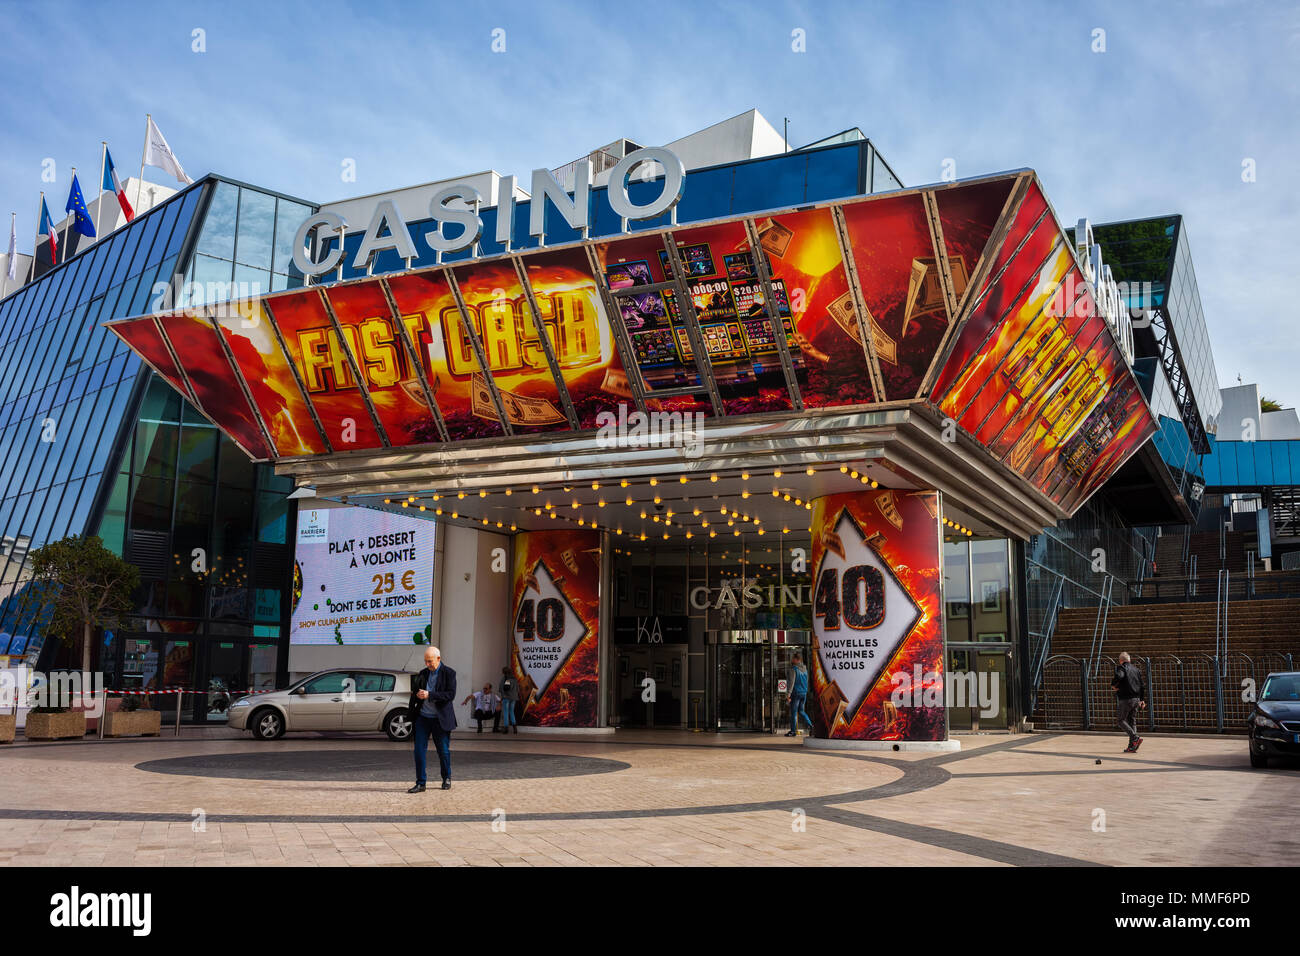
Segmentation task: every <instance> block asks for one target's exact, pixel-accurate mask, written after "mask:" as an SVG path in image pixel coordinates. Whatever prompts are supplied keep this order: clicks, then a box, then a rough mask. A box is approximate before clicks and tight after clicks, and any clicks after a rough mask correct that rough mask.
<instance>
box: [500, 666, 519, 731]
mask: <svg viewBox="0 0 1300 956" xmlns="http://www.w3.org/2000/svg"><path fill="white" fill-rule="evenodd" d="M518 702H519V682H518V681H517V680H515V675H514V674H512V673H510V668H508V667H503V668H501V732H502V733H503V734H508V733H510V728H511V727H514V728H515V733H519V724H518V722H517V721H516V719H515V705H516V704H517V703H518Z"/></svg>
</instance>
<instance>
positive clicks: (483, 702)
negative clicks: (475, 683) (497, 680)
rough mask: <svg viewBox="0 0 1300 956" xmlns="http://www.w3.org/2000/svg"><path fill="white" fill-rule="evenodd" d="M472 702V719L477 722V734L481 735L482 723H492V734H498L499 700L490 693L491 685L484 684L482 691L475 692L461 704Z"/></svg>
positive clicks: (499, 718) (499, 723)
mask: <svg viewBox="0 0 1300 956" xmlns="http://www.w3.org/2000/svg"><path fill="white" fill-rule="evenodd" d="M470 701H473V702H474V719H475V720H477V721H478V732H479V733H480V734H481V733H483V721H485V720H491V721H492V733H494V734H495V733H500V730H501V698H500V697H498V696H497V695H496V694H494V693H492V685H491V684H484V685H483V689H482V690H476V691H475V692H474V693H472V694H470V695H469V696H468V697H466V698H465V699H464V700H462V701H461V703H462V704H468V703H469V702H470Z"/></svg>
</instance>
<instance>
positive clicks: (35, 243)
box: [27, 189, 54, 284]
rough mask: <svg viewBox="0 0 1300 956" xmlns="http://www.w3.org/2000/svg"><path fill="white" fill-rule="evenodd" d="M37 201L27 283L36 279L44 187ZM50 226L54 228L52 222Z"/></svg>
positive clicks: (43, 209) (43, 208)
mask: <svg viewBox="0 0 1300 956" xmlns="http://www.w3.org/2000/svg"><path fill="white" fill-rule="evenodd" d="M39 202H40V204H39V205H38V206H37V207H36V239H35V241H33V242H32V272H31V276H30V277H29V278H28V280H27V284H30V283H32V282H35V281H36V250H37V249H39V248H40V245H41V213H42V212H44V211H45V190H44V189H42V190H41V198H40V201H39ZM50 228H51V229H53V228H54V226H53V224H51V225H50Z"/></svg>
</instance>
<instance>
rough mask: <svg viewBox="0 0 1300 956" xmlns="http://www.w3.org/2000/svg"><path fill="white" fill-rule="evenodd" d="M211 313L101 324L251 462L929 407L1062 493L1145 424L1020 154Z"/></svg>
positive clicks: (1085, 481)
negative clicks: (660, 418) (975, 172)
mask: <svg viewBox="0 0 1300 956" xmlns="http://www.w3.org/2000/svg"><path fill="white" fill-rule="evenodd" d="M841 219H842V223H841V222H840V221H839V220H841ZM846 255H847V257H848V261H846V258H845V257H846ZM678 271H680V273H681V274H680V275H678V274H677V273H678ZM853 280H856V283H855V282H854V281H853ZM679 299H681V300H682V301H678V300H679ZM769 300H770V301H769ZM226 308H227V307H226V306H220V307H217V308H216V309H207V310H203V309H198V310H183V311H180V312H177V313H175V314H172V315H166V316H161V317H146V318H140V319H126V320H122V321H120V322H115V323H111V324H110V328H112V329H113V331H114V332H116V333H117V334H118V335H119V336H120V337H121V338H122V339H123V340H124V341H125V342H126V343H127V344H128V345H129V346H131V348H133V349H134V350H135V351H136V352H137V353H139V354H140V355H141V357H143V358H144V359H145V361H147V362H148V363H149V364H150V365H151V366H152V367H153V368H154V369H155V370H156V371H158V373H159V374H160V375H162V376H163V377H164V378H166V379H167V381H168V382H170V383H171V384H172V385H173V386H174V387H176V388H177V390H178V391H180V392H181V393H182V394H183V395H184V396H185V397H186V398H187V399H188V400H190V401H194V402H195V403H196V404H198V405H199V407H200V408H201V410H202V411H203V412H204V413H205V414H206V415H208V416H209V417H210V418H212V419H213V421H214V422H216V423H217V424H218V425H219V426H220V427H222V428H224V429H225V430H226V432H227V433H228V434H229V435H230V436H231V437H232V438H233V439H235V441H237V442H238V443H239V444H240V446H241V447H243V448H244V449H245V451H247V452H248V454H249V455H250V456H251V457H254V458H258V459H279V458H289V457H296V456H310V455H322V454H331V453H338V452H345V451H352V450H364V449H380V448H407V447H413V446H422V445H429V444H433V443H438V442H441V441H444V440H447V441H452V442H462V441H469V440H476V439H482V440H493V439H502V438H505V437H507V436H508V435H509V436H515V435H530V434H554V433H563V432H572V431H573V430H574V429H576V430H578V431H588V430H594V429H597V428H599V426H600V424H601V421H600V417H601V416H602V415H603V414H606V413H612V414H614V415H615V416H617V415H619V409H620V406H622V405H625V406H627V407H628V409H629V410H633V409H635V410H639V411H642V412H655V411H668V412H690V413H700V414H704V415H714V414H715V413H721V414H723V415H727V416H734V415H750V414H766V415H772V416H781V415H785V416H789V415H793V414H796V412H795V403H796V401H797V402H799V403H801V404H802V405H803V407H804V408H805V409H820V408H831V407H870V406H872V405H875V404H878V403H880V402H882V401H890V402H894V401H916V400H923V401H929V402H931V403H933V404H935V405H937V406H938V407H939V409H940V410H941V411H942V413H943V415H944V416H946V417H948V418H951V419H952V420H953V421H955V422H956V423H957V424H959V425H960V426H961V427H962V428H963V429H964V430H965V431H967V432H968V433H969V434H970V435H971V436H973V437H974V438H975V439H976V440H977V441H978V442H979V443H980V444H981V445H983V446H984V447H985V448H986V449H987V450H988V451H989V453H990V454H991V455H993V456H994V457H995V458H997V459H998V460H1000V461H1002V462H1003V463H1005V464H1006V465H1007V466H1008V467H1010V468H1011V469H1013V470H1014V471H1015V472H1016V473H1018V474H1019V475H1021V476H1022V477H1023V478H1024V479H1025V481H1027V482H1028V483H1030V484H1032V485H1033V486H1034V487H1035V488H1037V489H1038V490H1039V491H1041V492H1042V493H1043V494H1045V495H1047V496H1048V497H1050V498H1051V499H1052V500H1053V501H1054V502H1056V503H1057V504H1058V505H1060V506H1061V507H1062V508H1064V509H1066V510H1067V511H1069V510H1071V509H1073V508H1076V507H1078V505H1079V504H1081V503H1082V502H1083V500H1085V499H1086V497H1087V495H1088V494H1090V493H1091V492H1092V491H1095V490H1096V488H1098V487H1100V485H1101V484H1102V483H1104V481H1105V480H1106V478H1107V477H1109V475H1111V474H1113V473H1114V471H1115V470H1116V469H1117V468H1119V467H1120V466H1121V465H1122V464H1123V463H1124V461H1125V460H1127V458H1128V457H1129V456H1130V455H1132V454H1133V452H1134V451H1135V450H1136V449H1137V448H1138V447H1139V446H1140V445H1141V444H1142V443H1143V442H1144V441H1146V440H1147V438H1149V437H1150V435H1152V434H1153V433H1154V431H1155V422H1154V420H1153V418H1152V416H1151V414H1150V412H1149V410H1148V409H1147V407H1146V403H1145V402H1144V401H1143V400H1142V396H1141V393H1140V391H1139V390H1138V387H1137V381H1136V379H1135V378H1134V377H1133V375H1132V372H1131V370H1130V369H1129V368H1128V365H1127V362H1126V361H1125V358H1124V356H1123V354H1122V352H1121V351H1120V348H1119V346H1118V344H1117V338H1116V335H1115V333H1114V332H1113V330H1112V329H1110V328H1109V327H1108V325H1107V323H1106V321H1105V320H1104V319H1103V318H1101V317H1100V316H1099V315H1098V313H1097V309H1096V308H1095V303H1094V301H1093V293H1092V290H1091V288H1090V287H1089V286H1088V284H1087V283H1086V282H1085V281H1084V278H1083V274H1082V272H1081V271H1080V268H1079V265H1078V263H1077V261H1076V260H1075V257H1074V253H1073V251H1072V249H1071V247H1070V244H1069V242H1068V240H1067V237H1066V235H1065V233H1064V231H1063V230H1062V229H1061V227H1060V225H1059V223H1058V222H1057V220H1056V217H1055V216H1054V214H1053V213H1052V211H1051V208H1050V206H1049V205H1048V203H1047V200H1046V197H1045V196H1044V195H1043V193H1042V190H1041V189H1040V187H1039V185H1038V182H1037V180H1036V179H1035V178H1034V177H1033V174H1032V173H1013V174H1005V175H1000V176H995V177H989V178H987V179H983V180H975V181H972V182H967V183H956V184H952V185H944V186H932V187H927V188H925V189H921V190H912V191H904V192H899V193H890V194H887V195H883V196H867V197H861V198H855V199H849V200H843V201H839V202H836V203H828V204H825V205H822V206H814V207H811V208H801V209H798V210H786V211H778V212H773V213H770V214H763V215H758V216H754V217H748V218H746V217H737V218H733V219H729V220H724V221H718V222H711V223H705V224H700V225H686V226H679V227H676V228H674V229H672V230H661V231H653V232H652V231H647V232H638V233H634V234H631V235H626V236H620V237H618V238H607V239H596V240H591V241H589V242H583V243H577V244H574V245H570V246H562V247H556V248H544V249H533V250H524V251H521V252H518V253H516V254H514V255H509V256H497V257H491V258H483V259H474V260H470V261H468V262H464V263H458V264H456V265H454V266H436V267H432V268H426V269H421V270H416V271H408V272H399V273H391V274H387V275H384V276H374V277H369V278H363V279H357V280H354V281H351V282H346V283H335V284H328V285H324V286H320V287H313V288H307V289H295V290H288V291H285V292H277V293H273V294H271V295H269V296H266V297H263V298H261V299H258V300H253V301H251V302H246V303H239V304H238V307H237V309H232V310H230V314H229V315H227V314H225V312H223V311H222V310H225V309H226ZM214 314H215V317H214ZM218 335H219V337H218ZM697 345H698V347H699V348H700V349H701V350H702V351H703V353H704V355H703V356H697V355H696V354H695V351H696V347H697ZM218 346H222V347H218ZM178 365H179V367H178ZM706 371H707V374H705V373H706ZM705 379H711V382H712V384H713V385H714V386H716V396H717V401H718V406H719V407H717V408H715V407H714V399H713V392H711V390H710V389H709V388H708V387H707V386H708V385H709V384H710V383H709V382H707V381H705ZM874 382H878V383H879V384H880V386H881V388H882V389H883V394H877V389H876V388H875V387H874V386H873V383H874ZM931 382H932V384H931ZM245 396H248V398H251V402H252V407H250V405H249V401H248V400H246V399H245Z"/></svg>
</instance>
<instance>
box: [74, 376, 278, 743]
mask: <svg viewBox="0 0 1300 956" xmlns="http://www.w3.org/2000/svg"><path fill="white" fill-rule="evenodd" d="M292 490H293V485H292V482H291V481H290V480H289V479H287V478H281V477H277V476H276V475H275V474H274V472H273V471H272V470H271V469H270V468H268V467H265V466H256V465H253V464H252V463H251V462H249V460H248V458H247V456H246V455H244V453H243V452H242V451H240V450H239V448H238V447H236V446H235V445H234V444H233V443H232V442H231V441H230V440H229V439H228V438H226V437H225V436H223V435H222V434H221V433H220V432H219V431H218V430H217V429H216V427H215V426H213V425H212V424H211V423H209V422H207V421H206V420H204V419H203V418H201V417H200V416H199V415H198V414H197V413H196V412H195V411H194V410H193V408H192V407H191V406H190V405H188V404H187V403H185V402H184V401H183V400H182V399H181V398H180V397H179V396H178V395H177V394H176V392H175V391H174V390H173V389H172V388H171V387H170V386H168V385H167V384H166V383H165V382H163V381H162V380H161V379H158V378H157V377H152V378H151V379H150V381H149V384H148V386H147V389H146V392H145V395H144V398H143V401H142V402H141V406H140V410H139V413H138V414H137V415H136V417H135V422H134V430H133V433H132V434H131V435H130V436H129V438H128V439H127V441H126V443H125V453H124V454H123V456H122V459H121V463H120V467H119V469H118V472H117V474H116V476H115V478H114V481H113V487H112V492H111V494H110V495H109V499H108V502H107V505H106V507H105V509H104V513H103V518H102V520H101V521H100V524H99V529H98V530H99V534H100V536H101V537H102V538H103V539H104V542H105V544H106V546H108V547H110V548H113V549H114V550H117V551H119V553H123V554H124V555H125V556H126V557H127V559H128V560H130V561H131V563H133V564H135V565H136V566H138V567H139V568H140V572H141V581H142V583H141V594H140V603H139V616H138V617H137V618H136V619H135V620H133V621H132V622H131V623H130V626H129V628H122V629H121V637H122V640H121V641H119V642H117V643H116V644H115V643H114V642H113V641H112V640H109V641H108V642H107V643H106V644H105V646H104V652H105V656H104V658H103V663H104V665H105V669H106V670H107V671H109V672H110V673H113V674H115V675H122V676H125V675H126V674H128V673H129V674H131V675H132V679H133V680H134V681H135V682H137V683H138V684H139V685H140V686H143V687H146V688H151V687H155V686H163V687H186V688H194V687H195V686H206V687H207V688H208V690H209V692H210V694H209V696H210V695H213V694H215V695H219V694H220V692H221V691H223V690H224V691H233V690H248V689H249V687H250V686H251V685H249V684H246V683H241V682H240V681H241V680H249V679H252V678H251V676H250V673H252V671H250V667H251V665H252V663H253V662H254V658H265V657H266V656H267V654H268V651H267V648H268V647H270V648H272V649H273V650H278V645H279V640H280V633H281V623H282V618H283V614H284V610H285V606H286V603H285V602H286V598H285V587H286V584H287V576H288V568H289V562H290V558H291V553H290V547H289V543H288V541H289V537H288V536H289V529H290V526H291V523H292V521H293V508H292V504H293V503H292V502H291V501H290V500H289V499H288V497H287V496H288V494H289V492H291V491H292ZM140 642H146V643H151V644H166V645H170V646H171V651H170V656H169V653H168V651H167V649H166V648H163V649H162V650H160V651H159V655H158V656H157V658H156V660H157V661H161V662H162V663H163V665H164V666H163V667H162V670H158V669H157V668H156V667H155V669H154V670H153V671H150V670H149V669H148V666H147V663H148V662H145V663H144V664H140V665H138V666H132V667H130V668H128V663H129V662H130V661H131V660H132V658H130V657H128V651H127V649H126V648H127V646H128V645H131V644H134V645H139V644H140ZM272 656H273V658H274V656H275V655H272ZM254 670H255V671H256V672H258V673H262V674H265V672H266V670H267V668H266V666H265V661H263V663H262V666H259V667H258V668H256V669H254ZM274 670H275V668H274V666H272V667H270V676H271V678H272V679H273V678H274ZM196 681H201V682H202V684H201V685H196V683H195V682H196ZM217 699H218V698H214V700H217ZM191 701H193V702H194V706H195V707H196V708H197V709H196V710H195V712H194V714H193V716H195V717H198V718H200V719H202V718H203V717H204V716H212V717H214V718H217V719H222V720H224V719H225V713H224V710H216V711H212V710H210V708H209V707H208V704H209V701H208V700H207V699H206V697H205V696H204V695H196V696H194V697H190V698H187V699H186V702H185V703H186V706H187V707H189V706H190V703H191ZM172 706H173V707H174V704H173V705H172Z"/></svg>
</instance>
